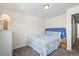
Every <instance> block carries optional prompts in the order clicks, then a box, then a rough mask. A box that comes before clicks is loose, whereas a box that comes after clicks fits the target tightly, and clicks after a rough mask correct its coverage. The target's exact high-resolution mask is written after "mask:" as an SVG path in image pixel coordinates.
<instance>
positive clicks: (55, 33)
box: [46, 31, 61, 38]
mask: <svg viewBox="0 0 79 59" xmlns="http://www.w3.org/2000/svg"><path fill="white" fill-rule="evenodd" d="M46 35H55V36H57V37H59V38H60V35H61V32H55V31H47V32H46Z"/></svg>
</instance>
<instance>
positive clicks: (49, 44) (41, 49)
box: [27, 29, 61, 56]
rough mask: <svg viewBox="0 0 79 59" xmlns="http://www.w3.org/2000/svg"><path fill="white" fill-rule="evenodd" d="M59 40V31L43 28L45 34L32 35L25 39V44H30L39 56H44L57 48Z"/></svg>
mask: <svg viewBox="0 0 79 59" xmlns="http://www.w3.org/2000/svg"><path fill="white" fill-rule="evenodd" d="M60 41H61V32H57V31H51V30H49V29H46V30H45V34H41V35H36V36H32V37H30V38H29V39H28V41H27V46H30V47H32V48H33V50H35V51H36V52H37V53H39V54H40V56H46V55H48V54H50V53H51V52H53V51H55V50H57V49H58V47H59V46H60Z"/></svg>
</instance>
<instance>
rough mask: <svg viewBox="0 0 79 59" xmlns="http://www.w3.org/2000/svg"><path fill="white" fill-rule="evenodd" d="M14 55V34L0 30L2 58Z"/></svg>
mask: <svg viewBox="0 0 79 59" xmlns="http://www.w3.org/2000/svg"><path fill="white" fill-rule="evenodd" d="M11 55H12V32H11V31H9V30H0V56H11Z"/></svg>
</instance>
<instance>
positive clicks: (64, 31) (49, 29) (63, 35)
mask: <svg viewBox="0 0 79 59" xmlns="http://www.w3.org/2000/svg"><path fill="white" fill-rule="evenodd" d="M47 31H55V32H61V35H60V37H61V39H63V38H66V28H46V29H45V32H47Z"/></svg>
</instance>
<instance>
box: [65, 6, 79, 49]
mask: <svg viewBox="0 0 79 59" xmlns="http://www.w3.org/2000/svg"><path fill="white" fill-rule="evenodd" d="M77 13H79V6H76V7H73V8H70V9H68V10H67V13H66V16H67V20H66V23H67V25H66V28H67V29H66V30H67V50H72V38H71V37H72V36H71V34H72V31H71V30H72V28H71V15H73V14H77Z"/></svg>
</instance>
